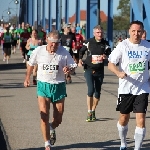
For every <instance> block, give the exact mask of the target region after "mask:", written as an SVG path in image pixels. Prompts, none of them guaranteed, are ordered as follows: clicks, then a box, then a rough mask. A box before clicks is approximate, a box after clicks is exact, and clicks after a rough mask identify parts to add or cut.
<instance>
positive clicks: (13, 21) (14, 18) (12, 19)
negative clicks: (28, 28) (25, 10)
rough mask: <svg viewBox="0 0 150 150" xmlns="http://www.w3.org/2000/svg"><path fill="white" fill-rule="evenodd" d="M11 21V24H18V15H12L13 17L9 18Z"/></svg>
mask: <svg viewBox="0 0 150 150" xmlns="http://www.w3.org/2000/svg"><path fill="white" fill-rule="evenodd" d="M9 22H10V23H11V24H16V23H18V17H16V16H11V18H10V19H9Z"/></svg>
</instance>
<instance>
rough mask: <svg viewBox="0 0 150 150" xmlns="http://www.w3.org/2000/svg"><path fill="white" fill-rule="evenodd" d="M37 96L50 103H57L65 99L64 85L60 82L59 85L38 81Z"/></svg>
mask: <svg viewBox="0 0 150 150" xmlns="http://www.w3.org/2000/svg"><path fill="white" fill-rule="evenodd" d="M37 95H38V96H41V97H46V98H49V99H50V100H51V102H52V103H54V102H57V101H59V100H61V99H63V98H65V97H67V93H66V83H65V82H62V83H59V84H50V83H47V82H41V81H38V82H37Z"/></svg>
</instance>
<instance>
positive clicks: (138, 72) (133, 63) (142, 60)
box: [108, 39, 150, 95]
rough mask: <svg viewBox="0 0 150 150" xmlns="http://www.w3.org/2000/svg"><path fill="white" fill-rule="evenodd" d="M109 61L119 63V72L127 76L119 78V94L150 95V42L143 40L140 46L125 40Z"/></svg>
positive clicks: (113, 52)
mask: <svg viewBox="0 0 150 150" xmlns="http://www.w3.org/2000/svg"><path fill="white" fill-rule="evenodd" d="M108 60H109V61H110V62H111V63H114V64H117V63H118V62H119V70H120V71H123V72H125V73H126V74H127V77H125V78H124V79H121V78H119V88H118V94H129V93H130V94H133V95H140V94H142V93H150V82H148V79H149V70H148V61H149V60H150V43H149V42H147V41H146V40H141V43H140V44H133V43H131V42H130V41H129V39H126V40H123V41H122V42H120V43H119V44H118V45H117V47H116V48H115V49H114V50H113V51H112V53H111V54H110V56H109V59H108Z"/></svg>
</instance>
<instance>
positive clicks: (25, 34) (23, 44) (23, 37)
mask: <svg viewBox="0 0 150 150" xmlns="http://www.w3.org/2000/svg"><path fill="white" fill-rule="evenodd" d="M29 38H30V33H28V31H27V28H26V27H25V28H24V32H22V33H21V34H20V40H21V45H20V47H21V49H22V55H23V63H26V54H27V50H26V44H27V40H28V39H29Z"/></svg>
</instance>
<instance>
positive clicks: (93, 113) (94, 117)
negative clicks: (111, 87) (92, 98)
mask: <svg viewBox="0 0 150 150" xmlns="http://www.w3.org/2000/svg"><path fill="white" fill-rule="evenodd" d="M92 120H93V121H95V120H96V116H95V111H92Z"/></svg>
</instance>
